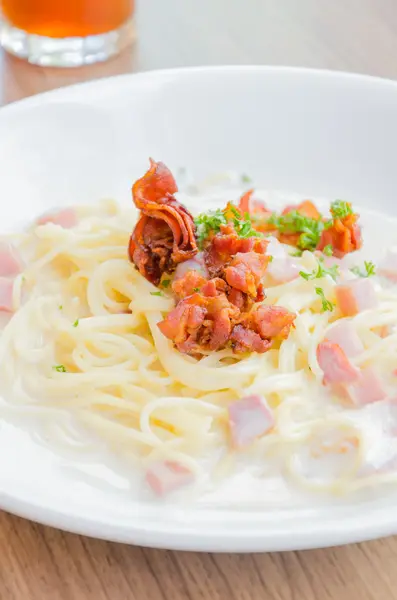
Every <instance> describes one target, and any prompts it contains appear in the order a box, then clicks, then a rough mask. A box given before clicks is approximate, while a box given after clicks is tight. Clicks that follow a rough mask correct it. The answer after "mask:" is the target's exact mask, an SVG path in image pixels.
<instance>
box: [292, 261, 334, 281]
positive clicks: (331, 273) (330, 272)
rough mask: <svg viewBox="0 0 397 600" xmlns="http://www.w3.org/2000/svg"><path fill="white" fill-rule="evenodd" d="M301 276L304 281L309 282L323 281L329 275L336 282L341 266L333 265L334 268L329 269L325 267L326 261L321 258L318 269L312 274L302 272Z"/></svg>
mask: <svg viewBox="0 0 397 600" xmlns="http://www.w3.org/2000/svg"><path fill="white" fill-rule="evenodd" d="M299 275H300V276H301V277H303V279H306V281H309V279H321V278H322V277H325V276H326V275H329V276H330V277H332V279H333V280H334V281H336V278H337V277H338V275H339V265H332V267H329V268H327V267H325V266H324V259H323V258H320V260H319V261H318V267H317V269H315V270H314V271H312V272H311V273H305V272H304V271H300V272H299Z"/></svg>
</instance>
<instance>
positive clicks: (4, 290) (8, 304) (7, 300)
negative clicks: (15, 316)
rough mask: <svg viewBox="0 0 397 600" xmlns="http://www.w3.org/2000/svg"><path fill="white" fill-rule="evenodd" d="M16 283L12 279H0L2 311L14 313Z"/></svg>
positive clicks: (0, 305)
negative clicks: (13, 295)
mask: <svg viewBox="0 0 397 600" xmlns="http://www.w3.org/2000/svg"><path fill="white" fill-rule="evenodd" d="M13 288H14V282H13V280H12V279H7V278H6V277H0V311H3V312H13V311H14V309H13V302H12V292H13Z"/></svg>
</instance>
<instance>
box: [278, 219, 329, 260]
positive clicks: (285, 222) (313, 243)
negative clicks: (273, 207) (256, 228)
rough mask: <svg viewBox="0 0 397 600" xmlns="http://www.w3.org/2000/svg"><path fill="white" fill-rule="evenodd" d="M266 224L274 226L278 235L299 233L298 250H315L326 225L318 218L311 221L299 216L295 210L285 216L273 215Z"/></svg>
mask: <svg viewBox="0 0 397 600" xmlns="http://www.w3.org/2000/svg"><path fill="white" fill-rule="evenodd" d="M268 223H270V224H271V225H274V226H275V227H276V229H278V230H279V232H280V233H287V234H288V233H299V234H300V236H299V240H298V244H297V245H298V248H299V249H300V250H310V251H313V250H315V249H316V247H317V245H318V243H319V241H320V237H321V234H322V232H323V230H324V228H325V227H326V226H327V224H326V223H324V221H323V220H322V218H321V217H320V218H319V219H313V218H311V217H305V216H304V215H301V214H300V213H299V212H298V211H297V210H291V212H289V213H287V214H286V215H276V214H273V215H272V216H271V217H270V219H269V220H268Z"/></svg>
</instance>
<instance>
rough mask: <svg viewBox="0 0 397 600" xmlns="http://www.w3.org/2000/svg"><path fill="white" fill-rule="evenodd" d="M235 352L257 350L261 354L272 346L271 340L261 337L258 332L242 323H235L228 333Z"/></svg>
mask: <svg viewBox="0 0 397 600" xmlns="http://www.w3.org/2000/svg"><path fill="white" fill-rule="evenodd" d="M230 339H231V341H232V346H233V350H234V351H235V352H237V353H238V352H258V353H259V354H263V352H267V351H268V350H270V348H271V347H272V343H273V342H272V341H271V340H267V339H265V340H264V339H262V338H261V336H260V335H259V333H256V332H255V331H253V330H252V329H247V328H246V327H244V326H243V325H235V327H233V330H232V332H231V335H230Z"/></svg>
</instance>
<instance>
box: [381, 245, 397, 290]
mask: <svg viewBox="0 0 397 600" xmlns="http://www.w3.org/2000/svg"><path fill="white" fill-rule="evenodd" d="M378 273H379V275H383V276H384V277H387V278H388V279H390V280H391V281H394V282H397V248H393V249H391V250H388V252H387V254H386V256H385V257H384V258H383V259H382V260H381V262H380V263H379V265H378Z"/></svg>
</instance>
